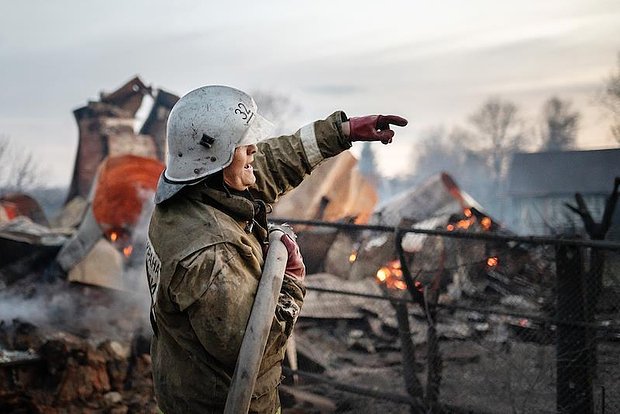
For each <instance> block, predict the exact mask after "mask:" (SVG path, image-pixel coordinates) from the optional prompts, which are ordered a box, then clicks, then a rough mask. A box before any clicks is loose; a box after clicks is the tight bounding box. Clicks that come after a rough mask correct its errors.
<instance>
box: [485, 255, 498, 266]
mask: <svg viewBox="0 0 620 414" xmlns="http://www.w3.org/2000/svg"><path fill="white" fill-rule="evenodd" d="M498 264H499V259H498V258H497V256H492V257H489V258H488V259H487V266H489V267H495V266H497V265H498Z"/></svg>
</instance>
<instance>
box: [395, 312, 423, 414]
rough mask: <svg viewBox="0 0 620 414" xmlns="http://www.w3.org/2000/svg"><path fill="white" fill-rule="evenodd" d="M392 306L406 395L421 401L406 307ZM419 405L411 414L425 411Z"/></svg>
mask: <svg viewBox="0 0 620 414" xmlns="http://www.w3.org/2000/svg"><path fill="white" fill-rule="evenodd" d="M392 306H394V309H395V310H396V319H397V320H398V333H399V336H400V346H401V352H402V355H403V376H404V377H405V387H406V388H407V394H409V395H411V396H412V397H413V398H418V399H419V400H418V401H421V400H422V399H423V398H424V388H422V384H420V381H419V380H418V377H417V376H416V374H415V366H416V363H415V348H414V345H413V340H412V339H411V327H410V326H409V312H408V311H407V305H406V304H404V303H396V302H392ZM423 408H424V407H422V406H421V405H418V406H413V405H412V406H411V408H410V412H411V413H418V412H421V411H422V412H423V411H425V410H424V409H423Z"/></svg>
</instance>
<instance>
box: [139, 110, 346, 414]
mask: <svg viewBox="0 0 620 414" xmlns="http://www.w3.org/2000/svg"><path fill="white" fill-rule="evenodd" d="M345 119H346V116H345V115H344V113H342V112H336V113H334V114H332V115H331V116H329V117H328V118H327V119H325V120H321V121H317V122H314V123H313V124H310V125H307V126H305V127H303V128H301V129H300V130H299V131H297V132H296V133H295V134H294V135H291V136H281V137H277V138H271V139H268V140H265V141H263V142H261V143H259V145H258V152H257V153H256V154H255V158H254V162H253V164H252V165H253V167H254V172H255V175H256V178H257V181H256V185H255V186H254V187H253V188H251V189H250V192H251V193H252V196H253V197H255V198H256V199H257V200H262V201H264V202H265V203H273V202H275V201H276V200H277V198H278V196H280V195H282V194H284V193H286V192H287V191H288V190H290V189H292V188H294V187H295V186H297V185H299V184H300V183H301V181H302V180H303V179H304V177H305V176H306V175H307V174H309V173H310V172H311V171H312V170H313V169H314V168H315V167H316V166H317V165H318V164H319V163H320V162H321V161H322V160H324V159H325V158H328V157H331V156H334V155H337V154H338V153H340V152H342V151H343V150H345V149H348V148H350V146H351V144H350V143H349V141H348V140H347V139H346V138H345V137H344V136H343V134H342V129H341V125H342V121H343V120H345ZM260 205H263V206H264V203H260V202H253V200H252V197H247V196H244V195H243V194H238V193H227V192H224V191H218V190H216V189H213V188H209V187H207V186H206V185H205V184H204V183H199V184H196V185H194V186H190V187H186V188H185V189H183V190H182V191H181V192H180V193H179V194H177V195H176V196H174V197H172V198H171V199H170V200H167V201H165V202H163V203H161V204H159V205H157V207H156V208H155V211H154V213H153V216H152V218H151V223H150V227H149V234H148V237H149V240H148V243H147V259H146V261H147V275H148V278H149V285H150V286H151V287H152V289H151V291H152V292H153V295H152V296H153V297H152V318H153V319H154V330H155V332H156V335H155V336H154V338H153V343H152V348H151V356H152V361H153V377H154V383H155V392H156V396H157V401H158V404H159V407H160V408H161V409H162V411H163V412H164V413H166V414H171V413H220V412H222V411H223V409H224V405H225V402H226V396H227V393H228V389H229V386H230V382H231V377H232V374H233V371H234V368H235V362H236V359H237V356H238V353H239V349H240V347H241V341H242V339H243V335H244V332H245V327H246V324H247V321H248V319H249V315H250V312H251V309H252V305H253V302H254V295H255V293H256V289H257V286H258V281H259V279H260V276H261V271H262V266H263V260H264V259H263V247H265V246H264V243H266V239H267V231H266V229H265V228H264V227H265V226H266V214H265V212H264V209H260V208H257V207H259V206H260ZM304 293H305V291H304V288H303V286H302V284H301V283H299V282H296V281H293V280H292V279H288V278H285V281H284V284H283V288H282V295H281V299H282V298H284V301H282V300H281V301H280V304H279V306H281V305H282V303H288V306H289V309H287V310H288V311H281V310H282V309H280V311H278V310H276V312H275V314H274V319H273V323H272V326H271V331H270V333H269V337H268V341H267V347H266V349H265V353H264V355H263V358H262V361H261V366H260V369H259V374H258V378H257V381H256V386H255V388H254V392H253V395H252V401H251V405H250V412H251V413H269V414H272V413H275V412H276V411H277V410H278V408H279V404H280V403H279V398H278V392H277V386H278V384H279V383H280V380H281V373H282V369H281V363H282V360H283V358H284V352H285V348H286V340H287V338H288V335H289V334H290V333H291V331H292V329H293V324H294V322H295V319H296V317H297V314H298V312H299V309H300V307H301V304H302V302H303V296H304ZM291 306H292V311H291V309H290V307H291Z"/></svg>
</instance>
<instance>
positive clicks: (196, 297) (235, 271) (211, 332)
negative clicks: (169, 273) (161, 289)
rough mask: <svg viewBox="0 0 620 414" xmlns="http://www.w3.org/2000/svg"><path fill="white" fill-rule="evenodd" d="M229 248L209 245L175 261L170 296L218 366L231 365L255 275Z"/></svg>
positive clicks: (252, 290)
mask: <svg viewBox="0 0 620 414" xmlns="http://www.w3.org/2000/svg"><path fill="white" fill-rule="evenodd" d="M240 262H241V260H239V258H234V257H233V254H232V252H231V251H230V248H229V247H228V246H227V245H226V244H224V243H222V244H216V245H214V246H210V247H208V248H206V249H204V250H202V251H200V252H198V253H195V254H194V255H192V256H190V257H188V258H186V259H185V260H183V261H182V262H181V263H179V268H180V269H181V270H180V272H177V273H182V277H180V278H179V280H178V281H177V283H176V284H175V285H174V286H171V288H170V297H171V299H172V300H173V301H174V302H175V303H176V305H177V306H178V308H179V310H180V311H181V312H187V315H188V318H189V323H190V325H191V327H192V330H193V334H194V335H195V336H196V338H197V339H198V341H199V342H200V344H201V345H202V347H203V348H204V349H205V350H206V352H207V353H208V354H209V355H210V356H211V357H212V358H214V359H215V360H217V364H218V365H219V366H224V367H227V368H230V367H231V366H232V367H234V364H235V361H236V358H237V355H238V353H239V348H240V346H241V341H242V339H243V333H244V331H245V326H246V324H247V320H248V317H249V315H250V310H251V308H252V304H253V301H254V295H253V294H254V292H255V291H256V284H257V281H256V277H255V276H254V275H251V274H249V271H248V270H246V269H244V268H243V267H242V266H239V263H240Z"/></svg>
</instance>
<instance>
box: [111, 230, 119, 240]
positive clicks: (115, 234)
mask: <svg viewBox="0 0 620 414" xmlns="http://www.w3.org/2000/svg"><path fill="white" fill-rule="evenodd" d="M117 239H118V233H117V232H115V231H113V232H112V233H110V241H112V242H115V241H116V240H117Z"/></svg>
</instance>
